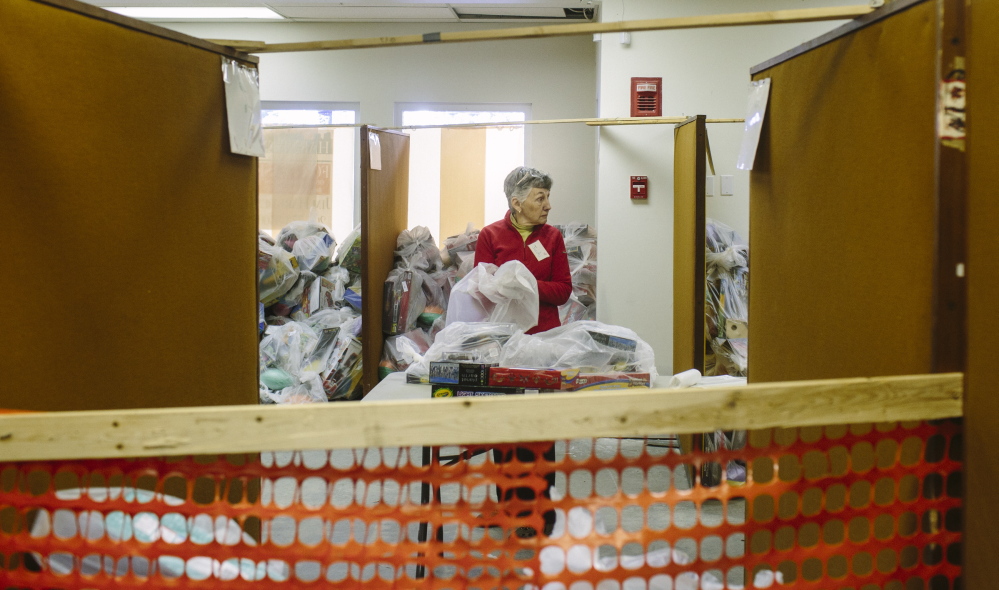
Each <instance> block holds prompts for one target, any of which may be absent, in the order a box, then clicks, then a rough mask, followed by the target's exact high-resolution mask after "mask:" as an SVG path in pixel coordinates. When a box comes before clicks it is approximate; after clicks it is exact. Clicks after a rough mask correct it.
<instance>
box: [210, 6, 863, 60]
mask: <svg viewBox="0 0 999 590" xmlns="http://www.w3.org/2000/svg"><path fill="white" fill-rule="evenodd" d="M873 10H874V9H873V8H872V7H870V6H867V5H858V6H836V7H831V8H805V9H798V10H773V11H767V12H743V13H734V14H713V15H704V16H685V17H676V18H657V19H649V20H632V21H620V22H610V23H587V24H576V25H542V26H536V27H520V28H515V29H491V30H484V31H456V32H443V33H427V34H424V35H401V36H397V37H369V38H364V39H338V40H331V41H307V42H301V43H274V44H267V43H264V42H254V41H226V40H221V39H220V40H214V42H215V43H219V44H224V45H226V44H227V45H230V46H232V47H237V48H238V49H239V50H241V51H245V52H247V53H287V52H294V51H329V50H334V49H362V48H367V47H397V46H401V45H432V44H436V43H462V42H467V41H504V40H509V39H533V38H539V37H567V36H572V35H592V34H595V33H626V32H638V31H665V30H672V29H698V28H710V27H738V26H747V25H770V24H784V23H806V22H817V21H828V20H844V19H851V18H855V17H858V16H863V15H865V14H868V13H870V12H872V11H873Z"/></svg>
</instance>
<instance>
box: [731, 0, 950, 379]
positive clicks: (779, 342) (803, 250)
mask: <svg viewBox="0 0 999 590" xmlns="http://www.w3.org/2000/svg"><path fill="white" fill-rule="evenodd" d="M936 38H937V15H936V4H935V3H933V2H923V3H921V4H916V5H914V6H912V7H911V8H910V9H908V10H905V11H902V12H898V13H895V14H894V15H893V16H892V17H891V18H886V19H882V20H880V21H878V22H877V23H874V24H872V25H870V26H867V27H864V28H862V29H860V30H858V31H856V32H855V33H854V34H852V35H850V36H848V37H843V38H841V39H838V40H836V41H834V42H832V43H828V44H826V45H824V46H822V47H820V48H818V49H815V50H813V51H809V52H807V53H804V54H801V55H799V56H797V57H795V58H794V59H792V60H789V61H786V62H784V63H782V64H780V65H778V66H775V67H773V68H771V69H769V70H767V71H765V72H761V73H758V74H757V75H756V76H755V77H756V78H757V79H759V78H763V77H769V78H771V80H772V83H771V85H770V100H769V106H768V114H767V115H766V118H765V120H764V123H763V131H762V134H761V137H760V144H759V149H758V150H757V155H756V162H755V166H754V168H753V170H752V172H751V173H750V232H749V236H750V238H749V239H750V245H749V246H750V248H749V251H750V252H751V256H752V263H751V266H750V268H751V271H750V272H751V276H752V279H751V280H750V297H749V307H750V309H749V316H750V317H751V318H752V322H753V339H752V345H751V346H750V347H749V379H750V380H751V381H753V382H757V381H759V382H764V381H782V380H796V379H804V378H823V379H828V378H836V377H851V376H858V375H890V374H899V375H905V374H917V373H928V372H931V371H932V370H933V362H932V357H933V291H934V271H935V268H936V261H935V258H936V242H935V236H936V228H937V219H936V210H937V188H936V177H935V169H936V153H935V145H936V142H935V141H934V133H935V129H934V128H935V118H936V104H935V103H936V88H937V83H938V78H937V74H936V53H937V52H936V46H937V42H936ZM872 55H877V56H880V58H879V59H876V60H875V59H871V56H872ZM903 96H904V97H905V100H900V98H899V97H903ZM871 154H877V157H871Z"/></svg>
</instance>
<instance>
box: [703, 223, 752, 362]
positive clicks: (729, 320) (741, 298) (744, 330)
mask: <svg viewBox="0 0 999 590" xmlns="http://www.w3.org/2000/svg"><path fill="white" fill-rule="evenodd" d="M705 237H706V251H705V272H706V277H707V284H706V288H705V301H704V303H705V316H704V333H705V338H706V339H707V340H708V343H709V345H710V349H711V352H712V354H711V355H707V356H708V358H706V359H705V375H737V376H746V375H747V373H748V364H747V359H748V355H747V348H748V338H749V246H748V245H747V244H746V242H745V241H744V240H743V239H742V238H741V237H740V236H739V234H737V233H736V232H735V230H733V229H732V228H730V227H728V226H727V225H725V224H723V223H721V222H718V221H715V220H713V219H708V220H707V230H706V234H705Z"/></svg>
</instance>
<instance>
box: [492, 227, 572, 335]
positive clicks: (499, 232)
mask: <svg viewBox="0 0 999 590" xmlns="http://www.w3.org/2000/svg"><path fill="white" fill-rule="evenodd" d="M535 242H538V243H540V244H541V246H543V247H544V249H545V251H546V252H548V256H547V257H546V258H544V259H543V260H538V258H537V256H536V255H535V253H534V250H532V249H531V244H533V243H535ZM511 260H519V261H520V262H523V263H524V265H525V266H527V268H528V269H530V271H531V273H532V274H533V275H534V278H536V279H537V280H538V300H539V302H540V304H541V305H540V309H539V310H538V325H537V326H534V327H533V328H531V329H530V330H528V331H527V333H528V334H536V333H538V332H544V331H546V330H551V329H552V328H557V327H558V326H560V325H562V322H561V320H559V317H558V306H559V305H562V304H563V303H565V302H566V301H568V300H569V295H571V294H572V279H571V277H570V276H569V258H568V256H567V255H566V251H565V242H564V241H563V240H562V234H561V232H559V231H558V230H557V229H555V228H554V227H552V226H550V225H548V224H544V225H537V226H535V227H534V229H533V230H531V234H530V235H529V236H527V241H526V242H525V241H524V238H522V237H521V235H520V232H518V231H517V228H515V227H513V224H512V223H510V214H509V213H507V216H506V217H504V218H503V219H501V220H499V221H497V222H496V223H491V224H489V225H487V226H486V227H484V228H482V231H481V232H479V241H478V243H477V244H476V245H475V265H476V266H478V265H479V264H480V263H482V262H488V263H490V264H495V265H496V266H500V265H502V264H503V263H504V262H509V261H511Z"/></svg>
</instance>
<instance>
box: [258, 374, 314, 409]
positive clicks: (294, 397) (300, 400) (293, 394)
mask: <svg viewBox="0 0 999 590" xmlns="http://www.w3.org/2000/svg"><path fill="white" fill-rule="evenodd" d="M260 401H261V403H265V404H314V403H322V402H325V401H327V400H326V392H325V391H323V382H322V380H321V379H319V377H318V376H312V377H311V378H309V379H307V380H306V381H303V382H301V383H296V384H295V385H292V386H290V387H285V388H284V389H281V390H279V391H272V390H270V389H268V388H266V387H261V388H260Z"/></svg>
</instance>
